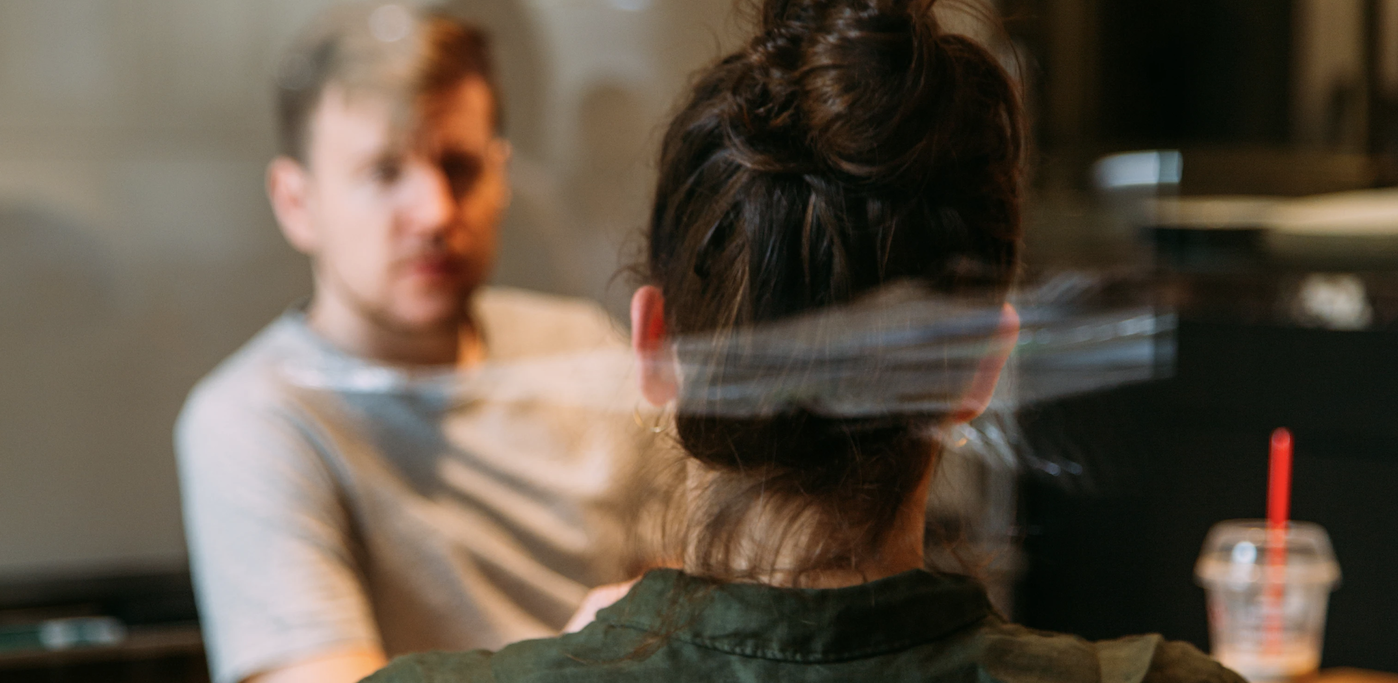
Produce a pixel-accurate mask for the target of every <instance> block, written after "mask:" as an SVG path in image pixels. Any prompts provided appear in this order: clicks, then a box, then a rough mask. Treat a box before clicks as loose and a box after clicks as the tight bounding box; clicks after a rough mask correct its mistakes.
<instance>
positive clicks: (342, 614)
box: [176, 382, 384, 683]
mask: <svg viewBox="0 0 1398 683" xmlns="http://www.w3.org/2000/svg"><path fill="white" fill-rule="evenodd" d="M281 403H282V402H280V401H278V399H277V397H276V396H275V395H274V394H271V393H270V392H268V391H267V388H266V386H265V385H261V386H259V385H258V384H256V383H255V382H254V383H251V384H250V385H249V386H246V387H245V386H241V385H232V386H229V385H223V386H218V387H214V388H212V389H211V390H201V391H196V392H195V394H194V396H193V397H192V398H191V399H190V402H189V404H188V405H186V407H185V411H184V412H183V413H182V415H181V417H180V421H179V424H178V426H177V429H176V451H177V453H178V455H179V465H180V483H181V494H182V497H183V499H184V508H185V532H186V534H187V536H188V540H189V552H190V561H191V566H192V570H193V575H194V579H195V587H196V589H197V595H198V598H199V610H200V620H201V623H202V626H203V630H204V639H205V644H206V647H207V649H208V653H209V664H210V669H211V671H212V673H213V678H214V681H215V682H216V683H237V682H238V681H243V680H247V679H249V678H250V677H253V676H255V675H268V674H271V675H280V673H281V672H282V671H283V669H287V670H288V675H289V674H290V672H291V671H292V670H295V669H296V668H298V667H301V666H303V665H304V666H306V667H309V669H307V670H308V671H311V672H314V671H321V672H322V673H321V674H319V675H317V676H316V677H315V678H313V679H311V678H290V679H287V680H315V681H317V683H319V681H325V682H326V683H338V681H336V680H335V679H333V678H331V677H330V676H331V675H332V674H333V673H334V672H343V674H344V676H345V678H343V679H342V680H343V681H345V682H346V683H348V682H350V681H354V680H358V679H359V678H361V677H362V675H364V674H366V673H368V672H369V671H372V670H373V669H374V668H377V667H378V666H379V665H381V664H382V663H383V658H384V656H383V653H382V651H381V644H380V640H379V634H378V630H377V626H376V624H375V622H374V619H373V612H372V608H371V607H370V600H369V597H368V594H367V590H366V588H365V586H364V585H363V578H362V577H363V571H362V569H361V568H360V567H359V566H358V562H359V559H360V558H359V557H358V554H357V553H356V551H355V550H354V549H355V548H356V547H357V543H356V541H355V540H354V532H353V530H352V523H351V521H350V517H349V511H348V510H347V509H346V508H345V507H344V505H343V503H342V494H341V491H340V486H341V484H340V483H339V481H338V480H337V479H336V477H335V476H334V474H333V473H332V472H331V470H330V468H329V466H328V465H327V463H326V462H325V460H324V459H323V457H322V453H321V449H323V448H324V447H325V445H323V444H319V443H318V442H317V440H316V438H315V436H314V434H315V432H313V431H312V430H311V429H310V428H309V427H307V424H306V421H305V418H298V417H297V416H298V414H299V413H296V412H293V411H291V410H289V409H288V408H287V407H285V406H283V405H281ZM345 655H350V656H345ZM287 665H290V666H289V667H288V666H287ZM272 680H279V679H272Z"/></svg>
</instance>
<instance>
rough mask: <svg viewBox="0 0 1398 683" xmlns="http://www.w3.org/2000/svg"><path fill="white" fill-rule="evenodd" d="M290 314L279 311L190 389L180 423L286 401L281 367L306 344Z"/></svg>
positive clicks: (274, 405) (257, 409) (272, 405)
mask: <svg viewBox="0 0 1398 683" xmlns="http://www.w3.org/2000/svg"><path fill="white" fill-rule="evenodd" d="M298 324H299V323H298V321H297V319H296V317H295V316H294V315H293V314H289V313H288V314H283V315H281V316H279V317H277V318H276V319H275V320H273V321H272V322H271V323H269V324H268V325H267V326H265V327H263V328H262V330H261V331H259V332H258V333H257V334H256V335H254V336H253V337H252V338H251V339H249V340H248V341H247V342H245V343H244V344H243V345H242V346H241V347H239V348H238V350H237V351H234V352H233V353H232V354H231V355H229V356H228V357H227V358H225V359H224V360H223V361H222V362H220V363H219V364H218V365H217V366H215V367H214V369H213V370H211V371H209V374H207V375H205V376H204V377H203V378H202V379H200V380H199V382H198V383H197V384H195V385H194V387H193V389H191V390H190V392H189V396H188V397H187V398H186V400H185V404H184V408H183V410H182V411H181V414H180V423H181V424H186V423H189V422H191V421H196V420H198V419H200V418H201V417H203V416H208V415H212V414H225V413H230V412H256V411H259V410H271V409H275V408H276V406H277V405H278V404H280V403H282V402H284V401H285V400H286V392H285V382H284V378H283V377H282V373H281V366H282V365H283V364H284V363H285V361H286V360H287V359H288V358H291V357H294V356H296V355H304V354H305V353H307V349H305V348H304V346H305V344H306V343H307V342H306V340H305V339H304V338H303V337H304V335H303V334H302V332H301V331H300V330H298V329H297V327H298Z"/></svg>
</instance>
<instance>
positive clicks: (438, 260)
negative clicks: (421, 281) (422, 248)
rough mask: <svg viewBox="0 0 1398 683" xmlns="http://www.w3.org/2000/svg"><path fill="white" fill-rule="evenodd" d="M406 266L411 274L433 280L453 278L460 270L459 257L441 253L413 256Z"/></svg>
mask: <svg viewBox="0 0 1398 683" xmlns="http://www.w3.org/2000/svg"><path fill="white" fill-rule="evenodd" d="M407 266H408V271H409V272H411V273H412V274H414V275H417V276H420V277H425V278H429V279H433V280H455V279H456V278H457V277H459V276H460V274H461V270H462V266H461V261H460V260H459V259H455V258H452V257H450V256H446V255H442V254H432V255H426V256H416V257H413V258H411V259H409V260H408V262H407Z"/></svg>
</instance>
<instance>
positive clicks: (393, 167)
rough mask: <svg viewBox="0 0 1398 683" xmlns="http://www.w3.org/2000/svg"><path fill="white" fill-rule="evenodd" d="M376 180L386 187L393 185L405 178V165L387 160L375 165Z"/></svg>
mask: <svg viewBox="0 0 1398 683" xmlns="http://www.w3.org/2000/svg"><path fill="white" fill-rule="evenodd" d="M373 175H374V180H375V181H376V182H378V183H381V184H384V185H391V184H393V183H395V182H397V181H398V179H399V178H400V177H402V176H403V164H402V163H401V162H399V161H397V160H392V159H386V160H384V161H380V162H378V163H376V164H374V169H373Z"/></svg>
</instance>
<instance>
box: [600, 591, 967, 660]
mask: <svg viewBox="0 0 1398 683" xmlns="http://www.w3.org/2000/svg"><path fill="white" fill-rule="evenodd" d="M992 614H994V610H993V609H992V608H991V606H990V602H989V600H988V599H987V598H986V594H985V590H984V589H983V588H982V587H981V586H980V585H979V584H978V583H976V582H975V581H973V580H972V579H970V578H968V577H965V576H958V575H953V574H933V573H931V572H927V571H922V570H915V571H909V572H904V573H902V574H898V575H895V576H891V577H888V578H884V579H879V580H876V581H871V582H869V583H863V584H859V585H857V586H850V587H847V588H834V589H789V588H774V587H771V586H764V585H759V584H745V583H719V582H715V581H711V580H706V579H702V578H697V577H693V576H689V575H686V574H683V573H681V572H679V571H676V570H673V569H657V570H654V571H651V572H650V573H648V574H646V575H645V577H643V578H642V579H641V581H640V582H638V583H637V584H636V586H635V587H634V588H633V589H632V590H631V592H630V593H628V594H627V596H626V597H625V598H622V599H621V600H620V601H619V602H617V604H615V605H613V606H612V607H609V608H607V609H605V610H602V611H601V612H600V613H599V614H598V621H600V622H603V623H610V624H613V625H617V626H623V627H628V628H634V629H639V630H643V631H647V632H651V633H656V634H659V635H662V636H664V635H668V636H669V637H671V638H674V639H676V640H679V641H683V642H687V643H691V644H694V645H698V646H701V647H705V648H709V649H714V650H720V651H723V652H728V653H731V654H738V655H744V656H750V657H761V658H764V659H777V660H786V661H800V662H822V661H841V660H848V659H855V658H859V657H868V656H873V655H877V654H880V653H884V652H892V651H896V650H901V649H906V648H908V647H911V646H914V645H917V644H920V643H924V642H928V641H932V640H936V639H938V638H941V637H943V636H946V635H948V634H950V633H953V632H955V631H958V630H961V629H963V628H966V627H968V626H971V625H974V624H976V623H978V622H980V621H982V620H984V619H985V618H987V617H988V616H990V615H992Z"/></svg>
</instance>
